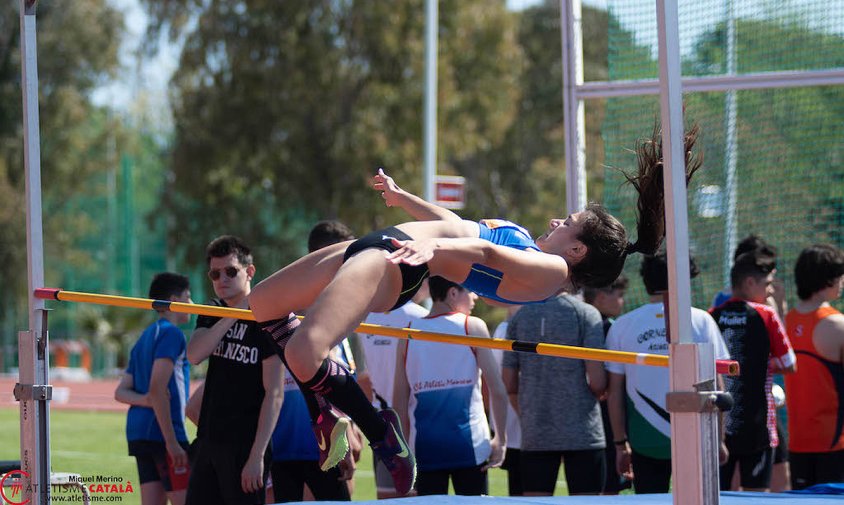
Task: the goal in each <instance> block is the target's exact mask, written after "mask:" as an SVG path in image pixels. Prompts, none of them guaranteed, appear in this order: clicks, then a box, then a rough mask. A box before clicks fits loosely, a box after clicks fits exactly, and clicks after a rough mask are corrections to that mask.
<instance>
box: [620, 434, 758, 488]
mask: <svg viewBox="0 0 844 505" xmlns="http://www.w3.org/2000/svg"><path fill="white" fill-rule="evenodd" d="M726 442H727V449H728V450H729V451H730V458H729V459H728V460H727V462H726V463H724V464H723V465H721V471H720V480H721V491H729V490H730V485H731V484H732V480H733V472H734V471H735V468H736V465H738V466H739V477H740V481H741V482H740V484H739V485H740V486H741V487H742V488H744V489H767V488H769V487H771V473H772V471H773V469H774V448H773V447H768V448H767V449H762V450H761V451H757V452H754V453H751V454H734V453H733V451H732V447H731V445H732V444H730V437H729V436H727V440H726ZM633 471H634V472H635V471H636V469H635V468H634V469H633Z"/></svg>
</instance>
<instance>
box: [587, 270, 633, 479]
mask: <svg viewBox="0 0 844 505" xmlns="http://www.w3.org/2000/svg"><path fill="white" fill-rule="evenodd" d="M628 284H629V282H628V280H627V277H626V276H625V275H624V274H621V275H619V276H618V279H616V280H615V281H613V283H612V284H610V285H609V286H607V287H605V288H584V289H583V301H585V302H586V303H588V304H589V305H592V306H593V307H595V308H596V309H598V312H600V313H601V321H602V323H603V326H604V337H606V336H607V333H608V332H609V331H610V326H612V323H613V321H614V320H615V318H616V317H618V316H620V315H621V312H622V311H623V310H624V293H625V292H626V291H627V286H628ZM601 422H602V423H603V425H604V440H605V441H606V444H607V447H606V449H605V452H604V456H605V458H606V466H607V480H606V482H604V492H603V494H606V495H616V494H618V493H619V492H620V491H621V490H622V489H629V488H630V486H631V485H632V482H631V481H630V479H628V478H627V477H626V476H623V475H619V473H618V470H617V469H616V465H615V444H613V441H614V440H615V438H614V435H613V432H612V425H611V424H610V411H609V407H608V406H607V401H606V399H602V400H601Z"/></svg>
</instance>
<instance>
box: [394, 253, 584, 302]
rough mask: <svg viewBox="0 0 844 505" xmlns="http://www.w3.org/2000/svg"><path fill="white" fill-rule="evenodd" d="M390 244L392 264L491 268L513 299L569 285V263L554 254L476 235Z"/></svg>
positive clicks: (540, 296) (535, 297)
mask: <svg viewBox="0 0 844 505" xmlns="http://www.w3.org/2000/svg"><path fill="white" fill-rule="evenodd" d="M393 244H395V245H396V246H398V247H399V248H398V249H397V250H395V251H394V252H392V253H390V254H388V255H387V260H388V261H390V262H392V263H394V264H399V263H406V264H408V265H421V264H423V263H428V262H430V265H431V266H434V265H436V263H437V262H438V261H443V262H445V263H451V262H459V263H462V264H466V265H472V264H475V263H479V264H482V265H486V266H488V267H490V268H494V269H495V270H498V271H500V272H502V273H504V275H505V276H506V277H507V284H508V286H509V287H510V288H509V289H508V291H509V292H510V293H511V297H513V298H511V299H512V300H513V301H516V302H529V301H537V300H544V299H545V298H548V297H550V296H554V295H556V294H558V293H560V292H561V291H562V290H563V288H565V287H566V286H567V284H568V275H569V271H568V264H567V263H566V260H564V259H563V258H561V257H559V256H556V255H553V254H546V253H543V252H538V251H523V250H519V249H513V248H511V247H505V246H500V245H495V244H493V243H491V242H488V241H486V240H483V239H479V238H433V239H424V240H396V239H393ZM452 280H454V279H452ZM461 280H462V279H460V280H455V282H460V281H461Z"/></svg>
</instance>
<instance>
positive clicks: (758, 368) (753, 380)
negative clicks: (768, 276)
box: [710, 297, 795, 454]
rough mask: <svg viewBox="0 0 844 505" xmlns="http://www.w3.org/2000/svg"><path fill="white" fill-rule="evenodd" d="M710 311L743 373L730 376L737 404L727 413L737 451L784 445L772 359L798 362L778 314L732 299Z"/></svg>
mask: <svg viewBox="0 0 844 505" xmlns="http://www.w3.org/2000/svg"><path fill="white" fill-rule="evenodd" d="M710 313H711V314H712V317H713V318H714V319H715V321H716V322H717V323H718V327H719V328H720V329H721V334H722V335H723V337H724V342H725V343H726V344H727V349H729V351H730V357H731V358H732V359H734V360H736V361H738V362H739V366H740V374H739V375H738V376H735V377H725V383H726V386H727V391H729V392H730V393H731V394H732V395H733V401H734V406H733V408H732V409H731V410H730V411H729V412H727V416H726V423H725V430H726V433H727V436H728V437H730V438H731V444H730V445H731V450H732V451H733V452H737V454H752V453H755V452H758V451H760V450H764V449H765V448H768V447H776V446H777V445H778V443H779V440H778V438H777V428H776V411H775V407H774V398H773V395H772V394H771V385H772V380H773V376H772V373H771V369H770V365H771V363H772V362H773V363H776V364H777V367H786V366H789V365H791V364H794V361H795V358H794V351H793V350H792V348H791V342H790V341H789V340H788V336H787V335H786V333H785V328H784V326H783V324H782V321H780V318H779V316H778V315H777V313H776V312H775V311H774V309H772V308H771V307H769V306H768V305H763V304H760V303H754V302H749V301H746V300H742V299H740V298H735V297H733V298H730V299H729V300H727V301H726V302H724V303H723V304H721V305H719V306H718V307H715V308H712V309H710Z"/></svg>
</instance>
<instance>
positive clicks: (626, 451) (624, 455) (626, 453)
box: [615, 442, 633, 480]
mask: <svg viewBox="0 0 844 505" xmlns="http://www.w3.org/2000/svg"><path fill="white" fill-rule="evenodd" d="M630 459H631V458H630V444H629V443H627V442H625V443H624V445H617V446H615V469H616V471H617V472H618V474H619V475H621V476H622V477H626V478H628V479H630V480H633V467H632V466H631V464H630Z"/></svg>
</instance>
